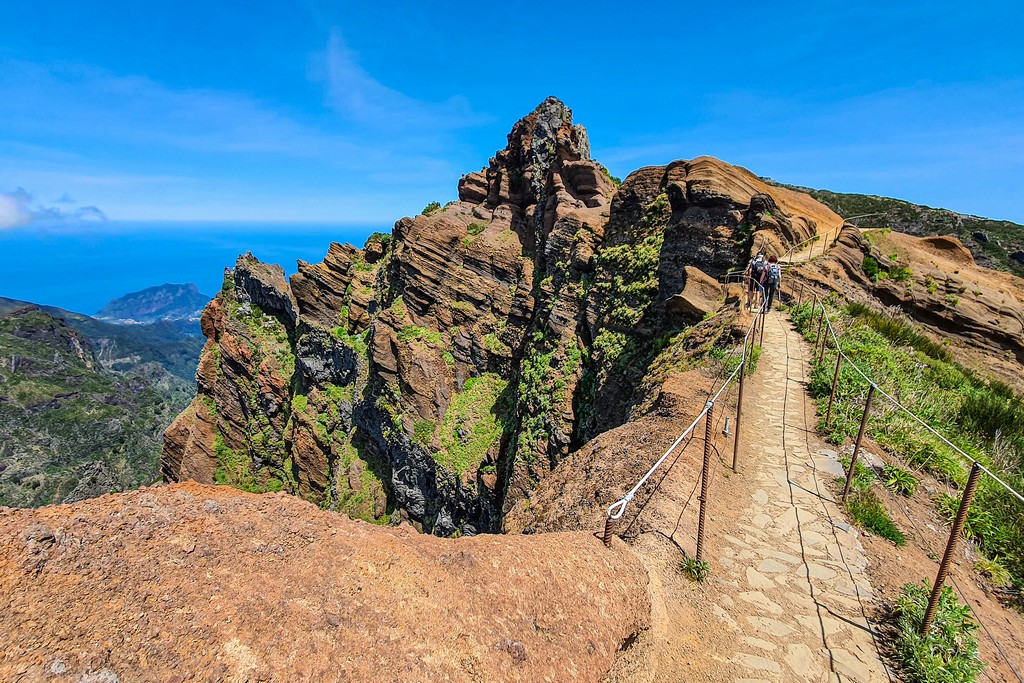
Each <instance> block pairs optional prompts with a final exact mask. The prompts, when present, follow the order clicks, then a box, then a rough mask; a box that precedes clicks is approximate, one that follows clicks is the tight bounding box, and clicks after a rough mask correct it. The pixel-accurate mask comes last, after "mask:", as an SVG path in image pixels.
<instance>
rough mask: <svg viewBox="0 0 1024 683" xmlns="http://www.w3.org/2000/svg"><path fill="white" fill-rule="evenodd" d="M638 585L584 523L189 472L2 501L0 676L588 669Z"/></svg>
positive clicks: (494, 674)
mask: <svg viewBox="0 0 1024 683" xmlns="http://www.w3.org/2000/svg"><path fill="white" fill-rule="evenodd" d="M583 569H585V571H581V570H583ZM646 584H647V574H646V572H645V571H644V569H643V566H642V565H641V564H640V562H639V561H638V560H637V559H636V558H635V557H634V556H633V555H632V554H631V553H629V552H628V551H627V550H626V547H625V545H623V544H622V543H621V542H616V543H615V544H614V546H613V547H612V548H610V549H609V548H605V547H604V546H603V545H602V544H601V541H600V540H598V539H596V538H594V536H593V535H592V534H589V533H565V534H546V535H543V536H534V537H532V538H518V539H510V538H508V537H504V536H496V535H481V536H479V537H477V538H464V539H459V540H458V541H452V540H448V539H440V538H430V537H428V536H424V535H421V534H417V533H415V532H414V531H413V530H412V529H410V528H409V527H408V526H406V527H403V528H399V529H382V528H375V527H372V526H370V525H368V524H365V523H362V522H358V521H353V520H350V519H347V518H345V517H344V516H343V515H338V514H333V513H329V512H325V511H321V510H317V509H316V508H315V507H313V506H312V505H310V504H309V503H306V502H303V501H301V500H297V499H296V498H294V497H292V496H288V495H285V494H278V495H273V494H271V495H265V496H253V495H248V494H244V493H239V492H237V491H233V490H231V489H228V488H226V487H212V486H203V485H200V484H195V483H187V484H178V485H173V486H165V487H159V488H152V489H141V490H135V491H129V492H125V493H122V494H114V495H108V496H104V497H102V498H97V499H93V500H89V501H84V502H82V503H78V504H76V505H73V506H49V507H45V508H42V509H39V510H11V509H7V508H0V594H2V595H3V596H4V613H3V619H0V680H4V681H19V680H25V681H36V680H39V681H57V680H76V681H113V680H122V681H174V680H194V679H202V680H226V681H245V680H249V681H300V680H306V681H338V680H351V681H371V680H372V681H402V682H405V681H442V680H443V681H479V680H492V681H593V682H594V683H596V682H597V681H599V680H602V679H603V676H604V674H605V672H607V670H608V669H609V667H610V666H611V665H612V662H613V661H614V658H615V656H616V654H617V652H618V651H619V650H620V649H621V648H623V647H624V646H626V645H628V644H629V643H630V642H631V641H632V639H633V638H634V637H635V636H636V635H637V633H639V632H640V631H641V630H643V629H645V628H647V627H648V626H649V623H650V622H649V607H648V602H647V595H646ZM69 596H76V599H69Z"/></svg>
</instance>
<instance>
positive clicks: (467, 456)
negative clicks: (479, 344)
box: [435, 373, 508, 475]
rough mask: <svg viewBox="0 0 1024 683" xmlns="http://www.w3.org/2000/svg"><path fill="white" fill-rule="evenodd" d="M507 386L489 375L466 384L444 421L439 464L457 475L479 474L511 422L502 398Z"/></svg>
mask: <svg viewBox="0 0 1024 683" xmlns="http://www.w3.org/2000/svg"><path fill="white" fill-rule="evenodd" d="M507 386H508V382H506V381H505V380H503V379H501V378H500V377H498V376H497V375H494V374H491V373H487V374H484V375H482V376H480V377H471V378H469V379H467V380H466V383H465V384H464V385H463V387H462V391H460V392H459V393H458V394H456V395H455V396H454V397H453V398H452V400H451V403H449V404H448V410H447V411H445V415H444V419H443V420H442V421H441V433H440V437H439V438H440V441H441V446H442V449H441V450H440V451H439V452H438V453H437V454H436V455H435V458H436V459H437V461H438V463H440V464H441V465H443V466H445V467H447V468H449V469H451V470H452V471H454V472H456V473H457V474H460V475H461V474H463V473H464V472H472V471H476V470H477V469H478V468H479V467H480V463H482V462H483V460H484V458H485V457H486V456H487V452H488V451H489V450H490V449H491V447H492V446H493V445H494V444H495V443H497V442H498V441H500V439H501V436H502V434H503V432H504V430H505V427H506V424H507V419H508V406H507V405H506V404H505V402H504V400H503V394H504V392H505V388H506V387H507Z"/></svg>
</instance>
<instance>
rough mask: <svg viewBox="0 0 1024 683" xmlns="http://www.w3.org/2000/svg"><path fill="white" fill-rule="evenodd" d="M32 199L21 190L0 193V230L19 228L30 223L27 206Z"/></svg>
mask: <svg viewBox="0 0 1024 683" xmlns="http://www.w3.org/2000/svg"><path fill="white" fill-rule="evenodd" d="M31 202H32V197H31V196H30V195H29V194H28V192H25V190H23V189H22V188H20V187H19V188H18V189H17V190H15V191H14V192H0V230H7V229H10V228H19V227H21V226H23V225H27V224H29V223H31V222H32V212H31V211H30V210H29V204H30V203H31Z"/></svg>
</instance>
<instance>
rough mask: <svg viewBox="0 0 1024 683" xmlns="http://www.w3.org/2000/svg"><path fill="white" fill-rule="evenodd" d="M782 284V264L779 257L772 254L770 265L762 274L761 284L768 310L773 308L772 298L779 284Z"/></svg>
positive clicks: (769, 258)
mask: <svg viewBox="0 0 1024 683" xmlns="http://www.w3.org/2000/svg"><path fill="white" fill-rule="evenodd" d="M781 284H782V266H781V265H780V264H779V257H778V256H775V255H774V254H773V255H772V256H769V257H768V265H767V267H765V269H764V275H762V276H761V286H763V287H764V306H765V310H766V311H770V310H772V299H774V298H775V295H776V294H777V293H778V291H779V285H781Z"/></svg>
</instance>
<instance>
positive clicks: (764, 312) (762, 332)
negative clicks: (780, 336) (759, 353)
mask: <svg viewBox="0 0 1024 683" xmlns="http://www.w3.org/2000/svg"><path fill="white" fill-rule="evenodd" d="M766 315H768V312H767V311H765V310H764V309H763V308H762V309H761V341H760V344H761V346H762V347H763V346H764V320H765V316H766Z"/></svg>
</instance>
